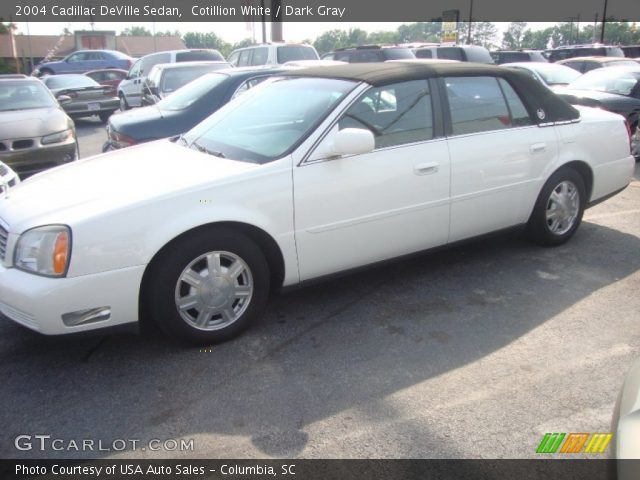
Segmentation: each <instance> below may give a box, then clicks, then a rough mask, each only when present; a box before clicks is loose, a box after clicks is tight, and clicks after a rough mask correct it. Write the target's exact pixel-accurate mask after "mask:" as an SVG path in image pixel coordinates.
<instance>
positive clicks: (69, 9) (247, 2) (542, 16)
mask: <svg viewBox="0 0 640 480" xmlns="http://www.w3.org/2000/svg"><path fill="white" fill-rule="evenodd" d="M604 3H605V2H604V1H603V0H572V1H562V2H558V1H556V0H535V1H531V0H511V1H506V0H476V1H475V2H474V1H473V0H429V1H416V0H394V1H393V2H389V1H382V0H366V1H365V0H282V1H278V0H266V1H264V2H261V1H260V0H190V1H185V0H27V1H25V0H2V1H1V2H0V17H1V18H2V19H3V20H4V21H9V20H10V21H13V22H24V21H29V22H56V21H57V22H133V21H138V22H242V21H246V20H247V19H248V18H260V17H261V16H262V14H263V13H264V14H265V17H266V18H268V19H278V20H279V21H294V22H341V21H349V22H354V21H356V22H404V21H407V22H417V21H434V20H439V19H441V18H442V15H443V12H445V11H451V10H458V11H459V12H460V20H461V21H467V20H468V19H469V16H470V15H472V19H473V21H494V22H498V21H514V20H522V21H527V22H536V21H556V22H564V21H569V19H576V18H578V19H581V21H583V22H586V23H589V22H593V21H595V20H596V19H599V20H602V17H603V14H604ZM606 3H607V7H606V18H607V19H608V20H625V21H638V20H640V1H638V0H607V2H606ZM263 5H264V7H263ZM263 8H264V10H263Z"/></svg>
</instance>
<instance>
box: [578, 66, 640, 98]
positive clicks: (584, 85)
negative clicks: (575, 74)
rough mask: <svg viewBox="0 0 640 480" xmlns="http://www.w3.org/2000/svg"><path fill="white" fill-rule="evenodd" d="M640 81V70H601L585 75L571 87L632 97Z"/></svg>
mask: <svg viewBox="0 0 640 480" xmlns="http://www.w3.org/2000/svg"><path fill="white" fill-rule="evenodd" d="M639 79H640V69H639V70H637V71H629V70H622V69H618V68H599V69H598V70H592V71H591V72H588V73H585V74H584V75H583V76H581V77H580V78H578V79H576V80H575V81H574V82H572V83H571V85H569V88H575V89H577V90H596V91H598V92H606V93H616V94H618V95H625V96H629V95H631V92H633V89H634V88H635V87H636V85H637V84H638V80H639Z"/></svg>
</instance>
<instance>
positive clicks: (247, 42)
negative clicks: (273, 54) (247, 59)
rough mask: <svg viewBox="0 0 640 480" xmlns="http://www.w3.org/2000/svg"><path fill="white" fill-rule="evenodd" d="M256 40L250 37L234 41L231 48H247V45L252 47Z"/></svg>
mask: <svg viewBox="0 0 640 480" xmlns="http://www.w3.org/2000/svg"><path fill="white" fill-rule="evenodd" d="M254 43H255V42H254V41H253V40H252V39H250V38H245V39H244V40H240V41H239V42H238V43H234V44H233V47H231V50H232V51H233V50H235V49H236V48H245V47H250V46H251V45H253V44H254Z"/></svg>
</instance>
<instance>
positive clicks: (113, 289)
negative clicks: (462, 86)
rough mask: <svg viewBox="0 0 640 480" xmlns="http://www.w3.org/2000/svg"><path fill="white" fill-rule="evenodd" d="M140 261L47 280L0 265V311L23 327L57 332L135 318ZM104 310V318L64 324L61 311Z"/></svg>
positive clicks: (43, 331) (123, 322) (73, 331)
mask: <svg viewBox="0 0 640 480" xmlns="http://www.w3.org/2000/svg"><path fill="white" fill-rule="evenodd" d="M144 269H145V265H139V266H135V267H128V268H123V269H119V270H111V271H108V272H101V273H96V274H92V275H83V276H80V277H72V278H47V277H41V276H38V275H33V274H31V273H27V272H23V271H21V270H18V269H15V268H6V267H4V266H2V265H0V312H2V313H3V314H4V315H5V316H7V317H8V318H9V319H11V320H13V321H14V322H17V323H19V324H20V325H23V326H25V327H27V328H30V329H32V330H35V331H37V332H40V333H43V334H46V335H62V334H67V333H76V332H82V331H89V330H97V329H101V328H107V327H114V326H117V325H123V324H126V323H132V322H137V321H138V298H139V292H140V284H141V281H142V275H143V273H144ZM106 308H108V309H109V315H108V318H105V316H101V317H100V319H99V320H98V321H93V322H90V323H84V324H80V325H75V326H68V325H65V323H64V322H63V320H62V316H63V315H65V314H72V313H74V312H80V311H84V310H90V309H103V310H104V309H106Z"/></svg>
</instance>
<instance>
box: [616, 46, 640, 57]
mask: <svg viewBox="0 0 640 480" xmlns="http://www.w3.org/2000/svg"><path fill="white" fill-rule="evenodd" d="M620 49H621V50H622V51H623V52H624V56H625V57H629V58H640V45H629V46H627V47H620Z"/></svg>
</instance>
